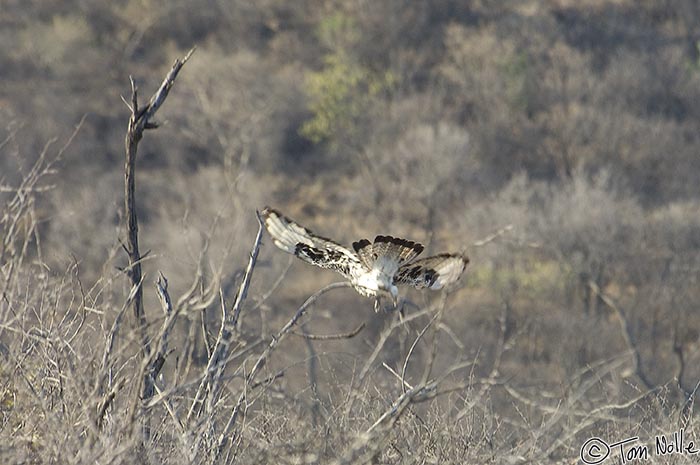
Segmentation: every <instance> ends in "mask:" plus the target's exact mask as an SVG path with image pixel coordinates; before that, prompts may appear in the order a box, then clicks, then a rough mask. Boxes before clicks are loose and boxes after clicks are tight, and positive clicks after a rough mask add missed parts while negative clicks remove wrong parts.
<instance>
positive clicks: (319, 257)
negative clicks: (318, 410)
mask: <svg viewBox="0 0 700 465" xmlns="http://www.w3.org/2000/svg"><path fill="white" fill-rule="evenodd" d="M261 216H262V218H263V221H264V222H265V227H266V228H267V230H268V231H269V233H270V236H272V241H273V242H274V243H275V245H276V246H277V247H279V248H280V249H282V250H284V251H285V252H287V253H291V254H294V255H296V256H297V257H299V258H301V259H302V260H304V261H305V262H307V263H311V264H312V265H316V266H320V267H321V268H328V269H331V270H335V271H337V272H339V273H341V274H342V275H344V276H345V277H347V278H349V277H350V270H351V269H353V268H355V267H358V266H362V265H361V263H360V260H359V258H358V257H357V255H355V254H354V253H353V252H352V251H351V250H348V249H347V248H345V247H343V246H342V245H340V244H338V243H336V242H334V241H332V240H330V239H327V238H325V237H321V236H318V235H316V234H314V233H313V232H311V231H310V230H308V229H306V228H305V227H303V226H301V225H300V224H297V223H295V222H294V221H292V220H290V219H289V218H287V217H286V216H284V215H282V214H281V213H280V212H278V211H277V210H274V209H272V208H270V207H266V208H265V209H264V210H263V211H262V212H261Z"/></svg>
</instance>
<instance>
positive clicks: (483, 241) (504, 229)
mask: <svg viewBox="0 0 700 465" xmlns="http://www.w3.org/2000/svg"><path fill="white" fill-rule="evenodd" d="M512 230H513V225H512V224H508V225H506V226H504V227H502V228H501V229H499V230H498V231H496V232H494V233H492V234H489V235H488V236H486V237H485V238H483V239H480V240H478V241H476V242H474V243H473V244H472V245H473V246H474V247H483V246H485V245H486V244H488V243H489V242H493V241H495V240H496V239H498V238H499V237H501V236H503V235H504V234H506V233H507V232H510V231H512Z"/></svg>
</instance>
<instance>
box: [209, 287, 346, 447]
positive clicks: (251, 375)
mask: <svg viewBox="0 0 700 465" xmlns="http://www.w3.org/2000/svg"><path fill="white" fill-rule="evenodd" d="M351 286H352V284H350V283H349V282H348V281H342V282H337V283H331V284H329V285H328V286H326V287H324V288H322V289H321V290H319V291H318V292H316V293H315V294H313V295H312V296H311V297H309V298H308V299H306V301H305V302H304V303H303V304H302V305H301V307H299V308H298V309H297V311H296V312H295V313H294V315H293V316H292V318H290V319H289V321H287V324H285V325H284V326H283V327H282V329H280V330H279V331H278V332H277V334H276V335H275V336H273V337H272V340H271V341H270V343H269V344H268V346H267V347H266V348H265V350H264V351H263V352H262V354H260V356H259V357H258V359H257V360H256V362H255V364H254V365H253V368H252V369H251V370H250V371H249V372H248V374H247V375H246V377H245V383H244V387H243V389H242V391H241V394H240V396H239V397H238V401H237V402H236V405H235V406H234V407H233V410H232V411H231V416H230V417H229V420H228V423H227V424H226V426H225V427H224V429H223V430H222V432H221V434H220V435H219V439H218V441H217V449H216V450H217V451H218V452H217V454H221V452H222V451H223V446H224V444H225V442H226V439H227V438H228V437H229V435H230V432H231V430H232V428H233V426H234V425H235V424H236V421H237V419H238V416H239V414H240V412H241V408H243V414H244V415H245V407H244V405H245V401H246V399H247V396H248V385H249V384H252V383H253V382H254V380H255V377H256V376H257V374H258V372H259V371H260V369H261V368H262V367H263V366H264V365H265V363H266V362H267V359H268V357H269V356H270V354H271V353H272V352H273V351H274V350H275V349H276V348H277V346H278V345H279V343H280V342H281V341H282V340H283V339H284V337H285V336H286V335H287V334H289V332H290V330H291V329H292V327H293V326H294V325H296V324H297V322H298V321H299V319H300V318H301V317H302V316H303V315H304V314H305V313H306V311H307V310H308V309H309V308H310V307H311V306H312V305H313V304H314V303H316V300H318V298H319V297H321V296H322V295H323V294H325V293H327V292H330V291H332V290H333V289H339V288H343V287H351Z"/></svg>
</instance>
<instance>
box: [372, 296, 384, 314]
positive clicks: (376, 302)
mask: <svg viewBox="0 0 700 465" xmlns="http://www.w3.org/2000/svg"><path fill="white" fill-rule="evenodd" d="M381 308H382V304H381V303H380V302H379V297H375V298H374V313H379V310H380V309H381Z"/></svg>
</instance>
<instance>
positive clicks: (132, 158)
mask: <svg viewBox="0 0 700 465" xmlns="http://www.w3.org/2000/svg"><path fill="white" fill-rule="evenodd" d="M193 52H194V49H192V50H190V51H189V53H187V55H185V57H184V58H183V59H178V60H175V64H173V67H172V69H171V70H170V72H169V73H168V74H167V76H166V77H165V79H164V80H163V82H162V83H161V85H160V87H159V88H158V90H157V91H156V93H155V94H153V96H152V97H151V99H150V100H149V102H148V104H147V105H146V106H144V107H143V108H140V107H139V103H138V92H137V88H136V84H135V83H134V79H133V78H132V77H129V79H130V81H131V102H130V104H128V105H129V109H130V110H131V117H130V118H129V126H128V129H127V131H126V138H125V141H124V144H125V148H126V164H125V168H124V207H125V214H126V244H125V245H124V249H125V250H126V253H127V255H128V256H129V266H128V267H127V269H126V271H127V276H128V277H129V279H130V281H131V284H132V287H133V288H135V289H136V292H135V294H134V298H133V300H132V302H131V308H132V310H133V313H134V319H135V325H136V328H137V330H138V331H139V333H140V334H139V335H140V338H141V350H142V353H143V358H144V361H145V364H146V365H151V361H150V360H148V359H149V357H150V352H151V348H150V341H149V338H148V332H147V327H146V325H147V321H146V314H145V312H144V308H143V288H142V286H141V283H142V271H141V259H142V258H143V257H142V256H141V252H140V251H139V225H138V217H137V215H136V153H137V151H138V145H139V142H140V141H141V138H142V137H143V132H144V131H145V130H146V129H155V128H157V127H158V125H157V123H156V122H155V121H153V116H154V115H155V113H156V112H157V111H158V109H159V108H160V107H161V105H162V104H163V102H165V99H166V98H167V97H168V93H169V92H170V89H171V88H172V86H173V84H174V83H175V78H177V75H178V73H179V72H180V69H182V66H183V65H184V64H185V63H186V62H187V60H189V58H190V56H191V55H192V53H193ZM146 365H144V366H145V367H146V369H145V370H144V377H143V378H144V379H143V386H142V388H143V390H142V391H141V392H142V400H147V399H149V398H151V397H153V394H154V390H155V389H154V387H155V385H154V378H155V376H154V369H153V367H150V366H146ZM158 368H159V367H158ZM145 431H146V436H148V433H147V428H146V429H145Z"/></svg>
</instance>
